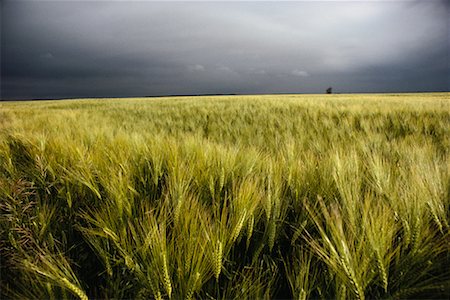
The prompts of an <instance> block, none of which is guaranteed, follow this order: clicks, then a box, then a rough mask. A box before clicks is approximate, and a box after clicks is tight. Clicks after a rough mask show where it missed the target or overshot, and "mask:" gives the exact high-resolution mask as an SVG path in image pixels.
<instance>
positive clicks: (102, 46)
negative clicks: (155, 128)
mask: <svg viewBox="0 0 450 300" xmlns="http://www.w3.org/2000/svg"><path fill="white" fill-rule="evenodd" d="M449 3H450V2H449V1H437V0H436V1H433V0H432V1H367V2H366V1H360V2H341V1H334V2H321V1H305V2H229V3H220V2H143V1H140V2H108V1H102V2H94V1H77V2H56V1H12V0H9V1H8V0H6V1H2V2H1V22H2V24H1V97H0V98H1V99H29V98H65V97H120V96H150V95H174V94H221V93H257V94H259V93H322V92H324V90H325V89H326V88H327V87H328V86H333V88H334V90H335V91H337V92H406V91H443V90H445V91H448V90H449V84H450V77H449V49H450V42H449V38H450V36H449V23H448V20H449V19H450V15H449Z"/></svg>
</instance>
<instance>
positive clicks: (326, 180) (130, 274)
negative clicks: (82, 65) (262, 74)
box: [0, 93, 450, 300]
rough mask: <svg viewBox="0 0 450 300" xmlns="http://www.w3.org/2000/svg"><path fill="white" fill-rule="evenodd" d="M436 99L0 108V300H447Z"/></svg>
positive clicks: (449, 270)
mask: <svg viewBox="0 0 450 300" xmlns="http://www.w3.org/2000/svg"><path fill="white" fill-rule="evenodd" d="M449 167H450V93H423V94H421V93H417V94H353V95H345V94H342V95H258V96H203V97H168V98H124V99H79V100H64V101H24V102H4V103H0V211H1V214H0V253H1V261H0V262H1V277H0V282H1V283H0V284H1V286H0V287H1V295H0V298H2V299H9V298H11V299H72V298H73V299H77V298H78V299H82V300H85V299H365V298H366V299H381V298H383V299H385V298H393V299H404V298H434V299H438V298H447V299H448V298H449V297H450V225H449V223H450V173H449Z"/></svg>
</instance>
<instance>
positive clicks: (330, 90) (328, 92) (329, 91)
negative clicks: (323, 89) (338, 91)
mask: <svg viewBox="0 0 450 300" xmlns="http://www.w3.org/2000/svg"><path fill="white" fill-rule="evenodd" d="M331 92H332V88H331V86H330V87H329V88H327V94H331Z"/></svg>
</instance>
